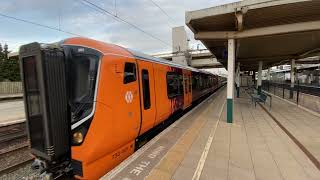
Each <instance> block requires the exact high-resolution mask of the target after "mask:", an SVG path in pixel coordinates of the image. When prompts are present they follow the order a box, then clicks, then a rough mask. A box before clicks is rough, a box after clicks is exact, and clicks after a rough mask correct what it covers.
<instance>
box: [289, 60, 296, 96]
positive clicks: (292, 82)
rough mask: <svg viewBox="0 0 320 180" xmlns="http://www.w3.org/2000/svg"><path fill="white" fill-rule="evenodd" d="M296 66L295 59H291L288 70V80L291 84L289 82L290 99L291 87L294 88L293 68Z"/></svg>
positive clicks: (291, 94)
mask: <svg viewBox="0 0 320 180" xmlns="http://www.w3.org/2000/svg"><path fill="white" fill-rule="evenodd" d="M295 68H296V63H295V60H294V59H293V60H291V70H290V80H291V84H290V99H292V98H293V89H294V80H295V79H294V76H295V74H294V69H295Z"/></svg>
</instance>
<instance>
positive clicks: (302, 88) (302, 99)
mask: <svg viewBox="0 0 320 180" xmlns="http://www.w3.org/2000/svg"><path fill="white" fill-rule="evenodd" d="M262 89H263V90H265V91H268V92H269V93H272V94H274V95H277V96H279V97H282V98H283V99H286V100H289V101H291V102H294V103H296V104H297V105H301V106H303V107H305V108H307V109H311V110H313V111H315V112H318V113H320V87H319V86H308V85H301V84H299V82H298V83H296V84H295V85H294V87H293V88H292V87H291V86H290V83H280V82H272V81H263V82H262Z"/></svg>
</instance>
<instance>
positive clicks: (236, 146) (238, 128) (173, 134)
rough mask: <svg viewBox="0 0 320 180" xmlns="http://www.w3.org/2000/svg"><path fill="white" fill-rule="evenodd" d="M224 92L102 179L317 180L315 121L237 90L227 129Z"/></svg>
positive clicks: (277, 101)
mask: <svg viewBox="0 0 320 180" xmlns="http://www.w3.org/2000/svg"><path fill="white" fill-rule="evenodd" d="M226 94H227V93H226V88H222V89H220V90H219V91H217V92H216V93H215V94H213V95H212V96H210V97H209V98H207V99H206V100H205V101H203V102H202V103H201V104H200V105H198V106H197V107H196V108H194V109H193V110H191V111H190V112H188V113H187V114H185V115H184V116H183V117H182V118H181V119H179V120H178V121H176V122H175V123H173V124H172V125H171V126H170V127H168V128H167V129H166V130H164V131H163V132H161V133H160V134H159V135H158V136H156V137H155V138H154V139H153V140H151V141H150V142H148V143H147V144H146V145H145V146H143V147H142V148H141V149H139V150H138V151H137V152H136V153H135V154H133V155H132V156H130V157H129V158H128V159H127V160H125V161H124V162H123V163H121V164H120V165H119V166H117V167H116V168H115V169H113V170H112V171H110V172H109V173H108V174H106V175H105V176H104V177H103V178H102V179H122V180H134V179H177V180H181V179H194V180H196V179H241V180H243V179H246V180H247V179H266V180H269V179H288V180H294V179H297V180H302V179H314V180H315V179H319V177H320V166H319V161H320V158H319V157H320V156H319V152H320V146H319V140H320V133H319V132H320V131H319V128H320V117H318V116H317V115H315V114H312V113H310V112H307V111H305V110H303V109H301V108H299V107H296V106H294V105H292V104H289V103H288V102H285V101H283V100H280V99H277V98H273V100H272V101H273V102H272V108H271V109H269V105H268V104H266V105H257V106H256V107H255V106H254V103H252V102H251V99H250V97H249V95H248V94H247V93H246V92H245V91H244V89H241V94H240V97H239V98H235V100H234V121H233V123H227V117H226V115H227V113H226Z"/></svg>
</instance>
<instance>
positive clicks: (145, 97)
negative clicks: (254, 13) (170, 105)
mask: <svg viewBox="0 0 320 180" xmlns="http://www.w3.org/2000/svg"><path fill="white" fill-rule="evenodd" d="M145 73H146V75H147V77H148V78H147V79H145ZM141 81H142V82H141V83H142V95H143V108H144V110H147V109H150V108H151V95H150V78H149V71H148V70H147V69H142V70H141ZM147 81H148V84H147V85H148V86H146V83H145V82H147ZM146 88H147V89H146ZM147 90H148V91H147ZM147 93H148V94H147ZM146 102H148V103H146ZM146 105H147V106H146Z"/></svg>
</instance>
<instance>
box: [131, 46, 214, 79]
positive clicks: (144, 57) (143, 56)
mask: <svg viewBox="0 0 320 180" xmlns="http://www.w3.org/2000/svg"><path fill="white" fill-rule="evenodd" d="M127 50H128V51H129V52H130V53H131V54H132V55H133V56H134V57H135V58H137V59H142V60H147V61H151V62H157V63H160V64H167V65H169V66H173V67H177V68H182V69H187V70H191V71H195V72H201V73H205V74H212V75H214V74H213V73H210V72H208V71H204V70H200V69H196V68H193V67H190V66H185V65H182V64H178V63H174V62H171V61H168V60H165V59H162V58H157V57H154V56H150V55H147V54H144V53H142V52H139V51H136V50H133V49H129V48H127Z"/></svg>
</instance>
